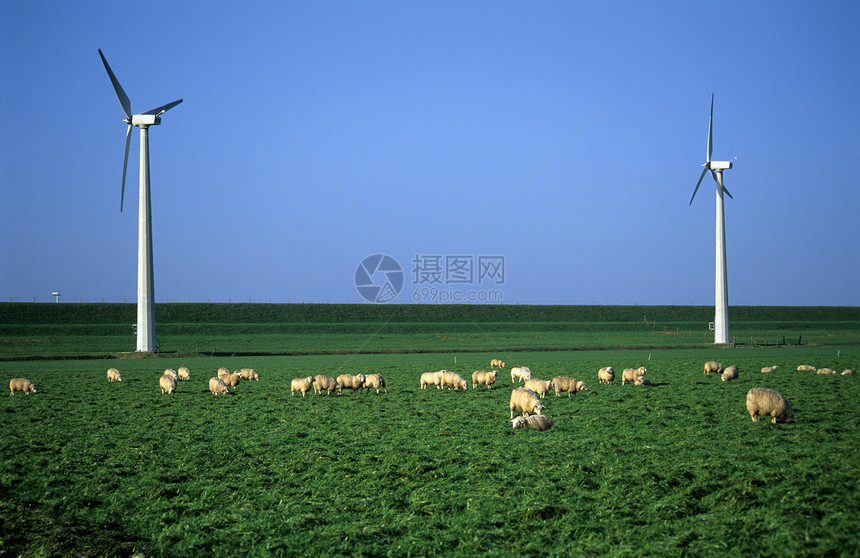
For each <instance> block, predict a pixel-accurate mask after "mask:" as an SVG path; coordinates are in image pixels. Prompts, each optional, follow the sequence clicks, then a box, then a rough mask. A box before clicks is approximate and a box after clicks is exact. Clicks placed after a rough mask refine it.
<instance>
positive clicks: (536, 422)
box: [511, 415, 552, 430]
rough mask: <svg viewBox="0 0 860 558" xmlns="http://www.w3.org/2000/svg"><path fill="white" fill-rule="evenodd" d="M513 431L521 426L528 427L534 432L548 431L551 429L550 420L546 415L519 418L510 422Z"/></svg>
mask: <svg viewBox="0 0 860 558" xmlns="http://www.w3.org/2000/svg"><path fill="white" fill-rule="evenodd" d="M511 422H512V423H513V426H514V430H517V429H518V428H522V427H523V426H530V427H531V428H534V429H535V430H549V429H550V428H552V419H551V418H549V417H548V416H546V415H529V416H521V417H517V418H515V419H513V420H511Z"/></svg>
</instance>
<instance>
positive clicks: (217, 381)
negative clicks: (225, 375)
mask: <svg viewBox="0 0 860 558" xmlns="http://www.w3.org/2000/svg"><path fill="white" fill-rule="evenodd" d="M209 391H211V392H212V393H213V394H215V395H224V394H227V393H230V390H229V389H227V384H225V383H224V380H222V379H221V378H219V377H218V376H212V377H211V378H209Z"/></svg>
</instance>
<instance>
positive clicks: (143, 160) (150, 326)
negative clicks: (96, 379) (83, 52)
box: [99, 49, 182, 352]
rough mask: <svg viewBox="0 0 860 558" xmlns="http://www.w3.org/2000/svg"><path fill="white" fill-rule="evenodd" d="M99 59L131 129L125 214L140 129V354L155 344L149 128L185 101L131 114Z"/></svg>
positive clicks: (125, 163)
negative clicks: (134, 131)
mask: <svg viewBox="0 0 860 558" xmlns="http://www.w3.org/2000/svg"><path fill="white" fill-rule="evenodd" d="M99 56H101V59H102V62H103V63H104V65H105V70H107V73H108V77H109V78H110V81H111V83H112V84H113V88H114V91H116V96H117V97H118V98H119V104H120V105H122V111H123V112H124V113H125V116H126V118H125V122H126V123H128V129H127V130H126V132H125V157H124V158H123V161H122V191H121V194H120V199H119V210H120V211H122V206H123V201H124V199H125V171H126V169H127V167H128V148H129V142H130V141H131V128H132V126H137V127H138V128H140V203H139V209H138V229H137V230H138V243H137V351H138V352H154V351H155V350H156V343H155V284H154V281H153V271H152V208H151V204H150V201H149V133H148V129H149V127H150V126H157V125H159V124H161V115H162V114H164V113H165V112H167V111H168V110H170V109H172V108H173V107H175V106H176V105H178V104H179V103H181V102H182V99H179V100H178V101H173V102H172V103H168V104H166V105H162V106H160V107H158V108H154V109H152V110H148V111H146V112H142V113H140V114H134V115H132V113H131V101H130V100H129V98H128V95H126V94H125V91H123V89H122V86H121V85H120V84H119V80H118V79H116V76H115V75H114V73H113V70H111V68H110V65H109V64H108V62H107V59H106V58H105V55H104V54H102V50H101V49H99Z"/></svg>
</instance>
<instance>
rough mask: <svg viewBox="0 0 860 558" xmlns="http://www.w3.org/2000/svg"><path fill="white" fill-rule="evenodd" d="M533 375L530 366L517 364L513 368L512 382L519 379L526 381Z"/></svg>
mask: <svg viewBox="0 0 860 558" xmlns="http://www.w3.org/2000/svg"><path fill="white" fill-rule="evenodd" d="M531 377H532V371H531V369H530V368H529V367H528V366H519V367H517V366H515V367H513V368H511V383H512V384H513V383H514V382H517V381H518V380H522V381H523V382H525V381H526V380H528V379H530V378H531Z"/></svg>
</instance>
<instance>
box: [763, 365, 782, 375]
mask: <svg viewBox="0 0 860 558" xmlns="http://www.w3.org/2000/svg"><path fill="white" fill-rule="evenodd" d="M777 370H779V366H765V367H764V368H762V369H761V373H762V374H769V373H770V372H776V371H777Z"/></svg>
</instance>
